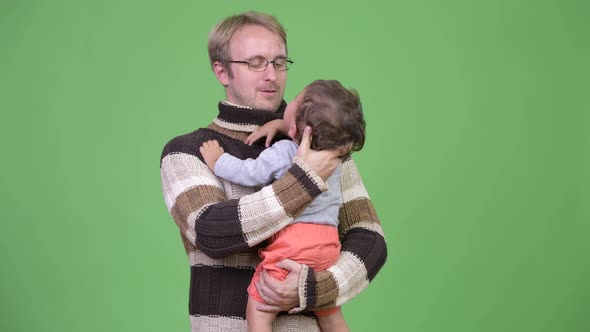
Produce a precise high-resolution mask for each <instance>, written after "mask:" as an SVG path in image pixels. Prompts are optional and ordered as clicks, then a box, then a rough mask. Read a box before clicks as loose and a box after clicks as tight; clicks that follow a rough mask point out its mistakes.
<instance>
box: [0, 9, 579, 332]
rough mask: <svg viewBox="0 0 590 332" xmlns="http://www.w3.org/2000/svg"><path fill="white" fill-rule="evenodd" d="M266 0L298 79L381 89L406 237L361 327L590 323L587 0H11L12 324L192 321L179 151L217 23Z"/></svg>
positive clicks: (380, 201)
mask: <svg viewBox="0 0 590 332" xmlns="http://www.w3.org/2000/svg"><path fill="white" fill-rule="evenodd" d="M248 9H254V10H259V11H265V12H270V13H272V14H274V15H276V16H277V17H278V18H279V20H280V21H281V22H282V23H283V24H284V25H285V27H286V28H287V30H288V35H289V51H290V52H289V55H290V56H291V57H292V58H293V59H294V60H295V65H294V66H293V68H292V70H291V71H290V72H289V84H288V88H287V94H286V98H287V99H288V100H290V99H291V98H292V97H294V96H295V95H296V94H297V92H298V91H300V90H301V89H302V88H303V87H304V86H305V85H306V84H308V83H309V82H311V81H312V80H315V79H338V80H340V81H341V82H343V84H344V85H345V86H348V87H354V88H356V89H357V90H358V91H359V93H360V95H361V97H362V100H363V104H364V109H365V113H366V118H367V122H368V139H367V144H366V146H365V149H364V150H363V151H361V152H360V153H358V154H356V155H355V159H356V160H357V164H358V166H359V168H360V170H361V173H362V174H363V179H364V181H365V184H366V186H367V188H368V191H369V194H370V195H371V198H372V199H373V201H374V203H375V205H376V208H377V211H378V215H379V217H380V219H381V222H382V223H383V228H384V230H385V232H386V235H387V241H388V245H389V258H388V261H387V263H386V265H385V266H384V267H383V269H382V270H381V272H380V273H379V274H378V275H377V277H376V278H375V280H374V281H373V283H372V284H371V285H370V286H369V287H368V288H367V289H366V291H364V292H363V293H362V294H361V295H359V296H358V297H356V298H355V299H353V300H352V301H350V302H349V303H347V304H346V305H345V306H344V313H345V316H346V317H347V319H348V321H349V324H350V326H351V328H352V330H353V331H404V332H414V331H416V332H418V331H449V332H450V331H453V332H459V331H465V332H471V331H490V332H497V331H519V332H524V331H527V332H528V331H531V332H532V331H535V332H539V331H559V332H561V331H568V332H569V331H589V330H590V312H589V308H590V286H589V285H590V283H589V279H590V241H589V238H590V237H589V235H590V225H589V224H590V210H589V205H590V180H589V170H590V134H589V133H588V132H589V131H590V127H589V124H590V118H589V115H588V112H589V111H590V70H589V69H590V68H589V63H588V61H589V59H590V45H589V41H590V38H589V37H588V36H589V32H590V23H589V22H590V21H589V19H588V18H589V17H590V5H589V3H588V2H587V1H575V0H571V1H568V0H554V1H532V0H531V1H518V0H515V1H460V0H450V1H437V0H416V1H395V2H386V1H374V2H371V1H355V2H350V3H348V4H344V2H342V1H317V0H316V1H289V2H286V1H273V2H271V1H210V2H207V3H204V2H201V1H188V0H184V1H182V0H173V1H171V0H167V1H116V0H109V1H105V0H103V1H94V2H91V1H73V0H72V1H41V0H39V1H33V0H28V1H15V0H4V1H2V2H0V45H1V46H0V47H1V52H0V109H1V112H2V113H1V114H2V116H1V121H0V122H1V123H2V124H1V130H0V135H1V137H0V138H1V140H0V142H1V144H2V151H0V153H1V154H2V172H1V173H0V177H1V186H2V197H1V200H0V202H1V204H2V208H1V216H0V218H1V225H2V228H1V232H0V238H1V242H0V254H1V263H2V271H1V273H0V289H1V294H0V312H1V319H0V330H1V331H11V332H12V331H60V332H61V331H188V330H189V328H188V326H189V324H188V318H187V311H188V309H187V303H188V299H187V297H188V291H187V289H188V277H189V274H188V273H189V269H188V264H187V258H186V256H185V254H184V251H183V248H182V245H181V242H180V239H179V235H178V231H177V229H176V226H175V225H174V222H173V221H172V218H171V217H170V216H169V215H168V213H167V210H166V207H165V205H164V202H163V198H162V194H161V188H160V178H159V158H160V152H161V149H162V147H163V146H164V144H165V143H166V142H167V141H168V140H169V139H171V138H172V137H174V136H176V135H179V134H183V133H186V132H189V131H192V130H194V129H195V128H198V127H200V126H204V125H206V124H208V123H209V122H210V121H211V119H212V118H213V117H214V116H215V115H216V104H217V102H218V100H220V99H222V98H223V90H222V88H221V86H220V85H219V84H218V83H217V81H216V80H215V78H214V75H213V74H212V72H211V70H210V68H209V64H208V59H207V53H206V40H207V34H208V32H209V29H210V28H211V27H212V26H213V25H214V24H215V23H216V22H217V21H219V20H220V19H222V18H223V17H225V16H227V15H230V14H234V13H238V12H241V11H244V10H248Z"/></svg>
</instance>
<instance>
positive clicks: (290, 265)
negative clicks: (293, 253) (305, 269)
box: [277, 259, 301, 273]
mask: <svg viewBox="0 0 590 332" xmlns="http://www.w3.org/2000/svg"><path fill="white" fill-rule="evenodd" d="M277 267H280V268H281V269H283V270H287V271H289V273H290V272H292V271H295V272H299V271H301V264H299V263H297V262H295V261H292V260H290V259H283V260H282V261H280V262H278V263H277Z"/></svg>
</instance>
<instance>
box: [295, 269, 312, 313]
mask: <svg viewBox="0 0 590 332" xmlns="http://www.w3.org/2000/svg"><path fill="white" fill-rule="evenodd" d="M302 265H303V266H302V268H301V274H300V275H299V287H298V288H299V306H298V307H295V308H292V309H291V310H289V314H295V313H298V312H301V311H304V310H308V309H309V308H313V307H314V306H315V302H316V301H315V298H316V296H315V287H314V286H313V285H315V284H316V282H315V271H314V270H313V269H312V268H310V267H309V266H307V265H305V264H302Z"/></svg>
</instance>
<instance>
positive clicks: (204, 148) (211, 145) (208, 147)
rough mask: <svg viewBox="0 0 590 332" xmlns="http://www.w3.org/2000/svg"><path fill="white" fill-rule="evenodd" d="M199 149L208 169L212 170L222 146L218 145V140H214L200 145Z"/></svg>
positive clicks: (220, 153) (221, 152) (221, 151)
mask: <svg viewBox="0 0 590 332" xmlns="http://www.w3.org/2000/svg"><path fill="white" fill-rule="evenodd" d="M199 151H201V155H203V159H205V163H206V164H207V166H209V169H211V171H214V170H215V163H216V162H217V159H219V157H221V155H222V154H223V148H222V147H221V146H219V142H217V141H215V140H213V141H207V142H205V143H203V145H201V147H200V148H199Z"/></svg>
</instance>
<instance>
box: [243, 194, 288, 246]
mask: <svg viewBox="0 0 590 332" xmlns="http://www.w3.org/2000/svg"><path fill="white" fill-rule="evenodd" d="M261 211H266V213H265V214H264V215H261V214H260V212H261ZM238 213H239V215H240V221H241V223H242V230H243V232H244V236H245V237H246V242H247V243H248V245H249V246H250V247H252V246H254V245H256V244H258V243H260V242H262V241H263V240H265V239H267V238H269V237H270V236H271V235H273V234H274V233H276V232H278V231H279V230H280V229H281V228H283V227H285V226H286V225H287V224H288V223H289V221H291V218H290V217H289V216H288V215H287V213H286V212H285V210H284V209H283V206H282V204H281V202H279V200H278V199H277V196H276V194H275V192H274V190H273V187H272V186H267V187H264V188H262V190H260V191H259V192H258V193H256V194H253V195H248V196H244V197H242V198H240V201H239V205H238Z"/></svg>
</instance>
